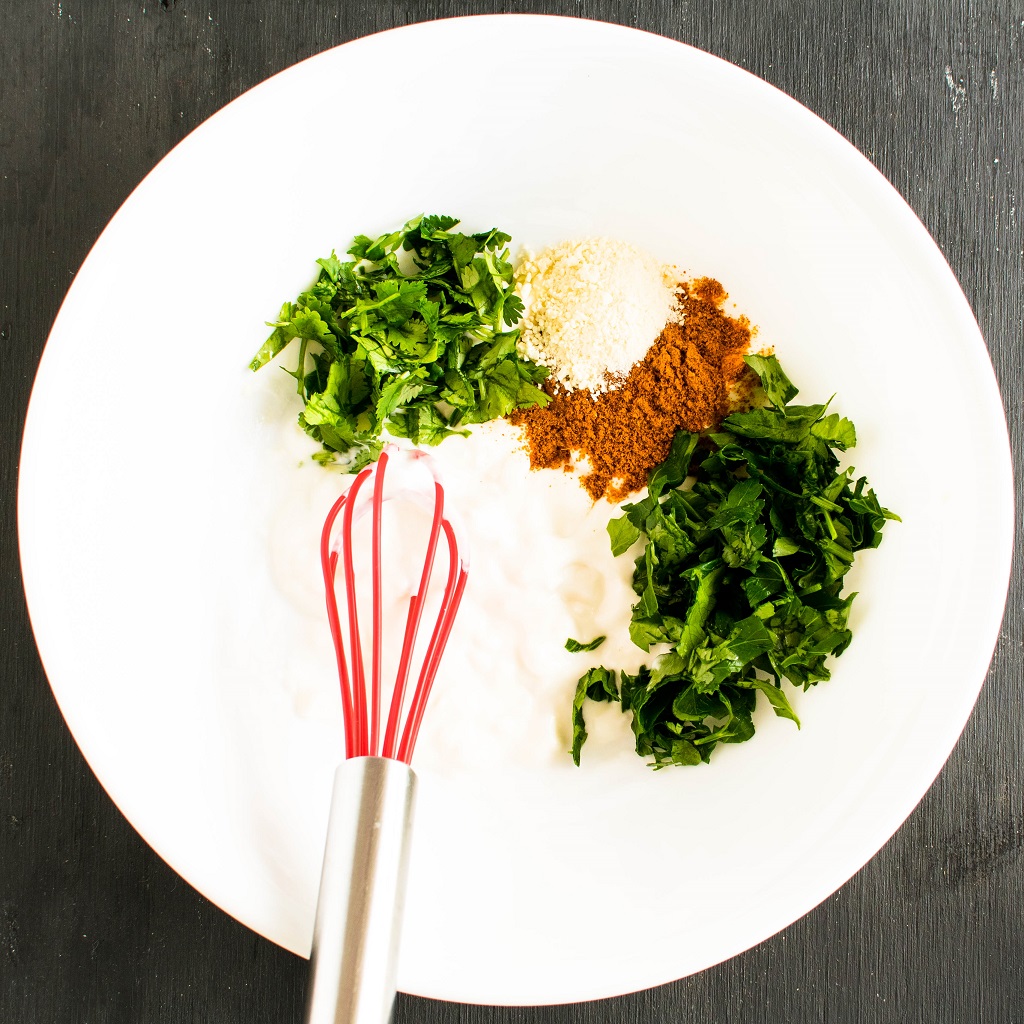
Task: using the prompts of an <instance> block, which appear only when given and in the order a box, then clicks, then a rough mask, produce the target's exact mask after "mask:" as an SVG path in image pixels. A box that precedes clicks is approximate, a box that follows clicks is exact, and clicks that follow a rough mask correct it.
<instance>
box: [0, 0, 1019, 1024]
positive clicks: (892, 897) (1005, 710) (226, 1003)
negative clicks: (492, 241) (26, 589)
mask: <svg viewBox="0 0 1024 1024" xmlns="http://www.w3.org/2000/svg"><path fill="white" fill-rule="evenodd" d="M485 10H486V11H502V10H506V11H507V10H523V11H533V12H548V13H561V14H571V15H581V16H584V17H591V18H598V19H605V20H610V21H619V22H622V23H624V24H628V25H633V26H636V27H638V28H643V29H648V30H651V31H655V32H659V33H662V34H664V35H667V36H671V37H673V38H676V39H680V40H684V41H686V42H689V43H692V44H694V45H696V46H698V47H701V48H702V49H705V50H709V51H711V52H713V53H716V54H719V55H720V56H722V57H724V58H726V59H727V60H730V61H733V62H734V63H736V64H739V65H741V66H742V67H745V68H747V69H749V70H750V71H752V72H753V73H754V74H757V75H759V76H761V77H762V78H765V79H766V80H767V81H769V82H771V83H773V84H774V85H776V86H778V87H779V88H781V89H783V90H785V91H786V92H787V93H789V94H790V95H792V96H794V97H796V98H797V99H798V100H800V102H802V103H804V104H806V105H807V106H808V107H810V108H811V109H812V110H814V111H815V112H816V113H818V114H820V115H821V116H822V117H823V118H824V119H825V120H826V121H828V122H830V123H831V124H832V125H834V126H835V127H836V128H838V129H839V131H841V132H842V133H843V134H844V135H845V136H846V137H847V138H848V139H850V141H851V142H853V143H854V144H855V145H856V146H857V147H858V148H859V149H860V150H862V151H863V152H864V153H865V154H866V155H867V156H868V157H869V158H870V159H871V160H873V161H874V163H875V164H876V165H877V166H878V167H879V168H880V170H881V171H882V172H883V173H884V174H885V175H886V176H887V177H888V178H889V179H890V181H892V182H893V183H894V184H895V186H896V187H897V188H898V189H899V190H900V192H901V193H902V194H903V195H904V196H905V197H906V199H907V201H908V202H909V203H910V205H911V206H912V207H913V208H914V210H916V211H917V213H918V215H919V216H920V217H921V218H922V220H923V221H924V223H925V224H926V225H927V227H928V229H929V230H930V231H931V233H932V234H933V235H934V237H935V238H936V239H937V241H938V244H939V245H940V247H941V248H942V251H943V252H944V253H945V255H946V257H947V259H948V260H949V262H950V264H951V265H952V267H953V270H954V271H955V272H956V274H957V276H958V277H959V279H960V281H961V282H962V284H963V287H964V290H965V291H966V293H967V297H968V299H969V300H970V302H971V304H972V306H973V308H974V311H975V313H976V315H977V317H978V320H979V322H980V323H981V327H982V331H983V332H984V334H985V337H986V339H987V341H988V344H989V348H990V350H991V353H992V358H993V362H994V364H995V368H996V373H997V374H998V376H999V379H1000V382H1001V384H1002V387H1003V394H1004V396H1005V401H1006V404H1007V407H1008V416H1009V423H1010V434H1011V438H1012V441H1013V445H1014V451H1015V453H1016V455H1017V456H1018V457H1019V455H1020V453H1021V446H1022V441H1024V438H1022V434H1021V427H1022V415H1021V404H1022V403H1021V385H1022V355H1024V326H1022V325H1024V297H1022V284H1024V274H1022V263H1024V233H1022V230H1021V224H1022V222H1024V205H1022V204H1024V4H1022V3H1020V2H1019V0H1013V2H1011V0H983V2H976V3H965V2H957V0H952V2H951V0H901V2H877V3H874V2H863V3H862V2H858V0H846V2H843V0H827V2H820V3H815V2H810V0H807V2H800V0H791V2H782V0H763V2H761V3H758V4H748V3H743V2H736V3H729V2H727V0H719V2H701V0H689V2H687V0H678V2H672V0H634V2H631V3H621V4H619V3H615V2H614V0H578V2H569V0H566V2H564V3H523V4H514V3H506V4H501V3H494V2H487V3H479V4H472V3H469V2H457V0H433V2H412V0H410V2H389V3H378V2H374V0H349V2H348V3H346V2H345V0H209V2H206V3H200V2H199V0H141V2H140V0H135V2H129V0H61V2H57V0H3V3H2V5H0V56H2V60H0V180H2V185H0V203H2V215H0V340H2V343H3V344H2V347H0V359H2V363H0V367H2V369H0V383H2V385H3V401H2V403H0V424H2V437H0V457H2V463H0V479H2V485H3V486H2V492H0V501H2V504H0V517H2V523H3V530H2V532H0V537H2V545H3V553H2V554H3V561H2V571H3V586H2V589H0V597H2V601H3V605H2V610H0V1022H3V1024H48V1022H61V1024H86V1022H88V1024H106V1022H111V1024H116V1022H125V1024H128V1022H131V1024H156V1022H166V1024H179V1022H180V1024H185V1022H188V1024H200V1022H206V1021H210V1022H214V1021H215V1022H217V1024H232V1022H235V1021H238V1022H241V1021H245V1022H247V1024H250V1022H256V1021H268V1022H269V1021H273V1022H275V1024H277V1022H286V1021H298V1020H300V1019H301V1003H302V996H303V989H304V985H305V978H306V965H305V962H304V961H301V960H299V959H297V958H296V957H294V956H292V955H291V954H289V953H285V952H284V951H282V950H280V949H278V948H276V947H275V946H273V945H271V944H270V943H269V942H266V941H264V940H263V939H260V938H257V937H256V936H255V935H253V934H252V933H250V932H249V931H247V930H246V929H245V928H243V927H242V926H241V925H239V924H237V923H236V922H234V921H232V920H231V919H229V918H228V917H226V916H225V915H224V914H223V913H221V912H220V911H219V910H217V909H215V908H214V907H212V906H211V905H210V904H208V903H207V902H206V901H205V900H204V899H203V898H202V897H200V896H199V895H197V894H196V893H195V892H194V891H193V890H192V889H191V888H190V887H189V886H188V885H187V884H186V883H185V882H183V881H181V880H180V879H179V878H177V877H176V876H175V875H174V874H173V873H172V872H171V871H170V870H169V869H168V868H167V867H166V866H165V865H164V864H163V862H162V861H160V860H159V859H158V858H157V857H156V856H155V855H154V854H153V853H152V851H151V850H150V849H149V848H148V847H147V846H146V844H145V843H144V842H143V841H142V840H141V839H140V838H139V837H138V835H136V834H135V832H134V831H133V830H132V828H131V827H130V826H129V825H128V824H127V823H126V822H125V820H124V819H123V818H122V817H121V815H120V814H119V813H118V811H117V810H116V809H115V808H114V806H113V805H112V804H111V802H110V801H109V799H108V798H107V797H106V795H105V794H104V793H103V791H102V790H101V789H100V787H99V785H98V783H97V782H96V780H95V778H94V777H93V775H92V774H91V773H90V771H89V769H88V768H87V767H86V765H85V763H84V762H83V759H82V757H81V755H80V754H79V752H78V750H77V748H76V747H75V745H74V742H73V741H72V739H71V736H70V734H69V733H68V731H67V730H66V728H65V727H64V724H63V721H62V719H61V717H60V715H59V713H58V711H57V708H56V706H55V704H54V701H53V698H52V696H51V694H50V690H49V687H48V686H47V683H46V679H45V677H44V675H43V672H42V670H41V668H40V664H39V660H38V657H37V655H36V650H35V646H34V644H33V640H32V635H31V632H30V629H29V625H28V620H27V616H26V611H25V606H24V600H23V597H22V592H21V585H20V576H19V569H18V558H17V539H16V522H15V490H16V482H17V458H18V448H19V441H20V435H21V430H22V425H23V421H24V413H25V407H26V403H27V400H28V396H29V390H30V388H31V384H32V378H33V375H34V373H35V369H36V364H37V362H38V359H39V355H40V353H41V351H42V348H43V344H44V342H45V340H46V335H47V332H48V330H49V328H50V325H51V323H52V321H53V318H54V316H55V314H56V311H57V308H58V305H59V303H60V301H61V299H62V298H63V295H64V293H65V291H66V289H67V288H68V286H69V284H70V283H71V280H72V278H73V277H74V275H75V273H76V271H77V270H78V268H79V267H80V265H81V263H82V261H83V259H84V258H85V256H86V254H87V252H88V250H89V247H90V246H91V245H92V243H93V242H94V240H95V239H96V237H97V235H98V234H99V232H100V231H101V229H102V228H103V226H104V225H105V224H106V222H107V221H108V219H109V218H110V217H111V216H112V215H113V214H114V213H115V211H116V210H117V208H118V207H119V206H120V204H121V203H122V202H123V201H124V199H125V197H126V196H127V195H128V193H129V192H130V191H131V190H132V188H133V187H134V186H135V185H136V184H137V183H138V181H139V180H140V179H141V178H142V177H143V176H144V175H145V174H146V172H147V171H149V170H150V168H151V167H152V166H153V165H154V164H155V163H156V162H157V161H158V160H160V158H161V157H162V156H163V155H164V154H165V153H166V152H167V151H168V150H169V149H170V148H171V147H172V146H173V145H174V144H175V143H176V142H178V141H179V140H180V139H181V138H182V137H183V136H184V135H186V134H187V133H188V132H189V131H191V130H192V129H193V128H194V127H195V126H196V125H197V124H199V123H200V122H201V121H203V120H204V119H205V118H206V117H208V116H209V115H210V114H212V113H213V112H214V111H216V110H217V109H218V108H219V107H221V106H222V105H223V104H224V103H226V102H227V101H228V100H231V99H233V98H234V97H235V96H238V95H239V94H240V93H241V92H243V91H245V90H246V89H248V88H249V87H250V86H252V85H255V84H256V83H257V82H259V81H261V80H262V79H264V78H266V77H267V76H268V75H270V74H273V73H274V72H276V71H278V70H280V69H282V68H284V67H286V66H288V65H290V64H292V63H293V62H295V61H297V60H299V59H300V58H303V57H306V56H308V55H310V54H312V53H315V52H317V51H320V50H323V49H325V48H327V47H330V46H333V45H335V44H337V43H342V42H345V41H346V40H349V39H352V38H354V37H356V36H360V35H364V34H366V33H369V32H373V31H377V30H380V29H384V28H389V27H391V26H393V25H398V24H405V23H407V22H412V21H422V20H427V19H431V18H438V17H448V16H451V15H456V14H464V13H473V12H483V11H485ZM281 128H282V130H284V129H285V128H286V126H281ZM921 342H922V352H923V353H924V352H926V351H927V339H921ZM934 399H935V403H936V405H937V408H927V407H926V408H925V410H923V411H921V410H915V412H914V417H913V420H911V418H910V415H909V414H908V429H914V430H915V431H917V432H919V433H920V434H921V436H922V438H925V437H927V436H928V435H929V432H930V431H931V430H933V429H934V430H942V429H955V424H956V417H957V407H956V396H955V395H950V396H934ZM929 413H935V414H936V416H935V419H934V421H931V422H930V421H929V420H928V419H927V418H926V417H927V416H928V415H929ZM67 427H68V437H69V449H68V450H67V451H65V452H54V453H53V457H54V459H55V461H57V462H58V463H59V461H60V459H62V458H70V457H73V451H72V450H71V447H70V442H71V440H72V438H73V434H74V410H73V409H69V410H67ZM924 450H927V448H925V449H924ZM933 450H934V449H933ZM923 462H924V460H923ZM955 468H957V469H959V470H960V471H962V472H963V473H964V478H965V479H964V484H965V486H969V482H970V467H969V466H965V467H949V469H950V470H953V469H955ZM921 482H922V486H927V478H926V476H925V475H924V470H923V469H922V481H921ZM971 528H972V524H970V523H961V522H958V521H957V519H956V510H955V509H951V510H950V531H951V534H952V535H955V533H956V532H957V531H959V530H969V529H971ZM1022 596H1024V588H1022V581H1021V575H1020V567H1019V564H1018V566H1017V568H1016V571H1015V574H1014V577H1013V582H1012V584H1011V588H1010V598H1009V605H1008V610H1007V615H1006V620H1005V623H1004V626H1003V630H1002V633H1001V636H1000V640H999V644H998V647H997V649H996V653H995V658H994V661H993V665H992V668H991V671H990V673H989V678H988V681H987V683H986V685H985V688H984V690H983V692H982V695H981V699H980V701H979V703H978V706H977V708H976V710H975V712H974V715H973V717H972V719H971V721H970V723H969V725H968V727H967V729H966V731H965V733H964V735H963V737H962V739H961V741H960V744H959V746H958V747H957V749H956V750H955V752H954V753H953V756H952V757H951V759H950V761H949V763H948V764H947V766H946V768H945V769H944V771H943V772H942V774H941V775H940V777H939V779H938V781H937V782H936V783H935V785H934V786H933V787H932V789H931V791H930V792H929V793H928V795H927V796H926V798H925V799H924V801H923V802H922V804H921V805H920V807H918V809H917V810H916V811H915V812H914V813H913V814H912V815H911V817H910V819H909V820H908V821H907V823H906V824H905V825H904V826H903V828H902V829H901V830H900V831H899V833H898V834H897V835H896V837H895V838H894V839H893V840H892V841H891V842H890V843H889V844H888V845H887V846H886V847H885V848H884V849H883V850H882V851H881V852H880V853H879V854H878V856H877V857H875V859H874V860H873V861H872V862H871V863H870V864H869V865H868V866H867V867H866V868H864V870H863V871H861V872H860V874H858V875H857V876H856V877H855V878H854V879H853V880H852V881H850V882H849V883H848V884H847V885H845V886H844V887H843V888H842V889H841V890H840V891H839V892H838V893H836V894H835V895H834V896H832V897H831V898H830V899H828V900H826V902H825V903H823V904H822V905H821V906H820V907H818V908H817V909H816V910H815V911H813V912H812V913H811V914H809V915H808V916H807V917H805V918H804V919H803V920H801V921H799V922H798V923H797V924H794V925H793V926H792V927H790V928H789V929H787V930H786V931H784V932H783V933H781V934H779V935H777V936H775V937H774V938H773V939H771V940H769V941H767V942H765V943H763V944H762V945H760V946H758V947H757V948H755V949H753V950H751V951H750V952H748V953H746V954H744V955H742V956H739V957H737V958H735V959H733V960H731V961H729V962H727V963H725V964H722V965H720V966H718V967H715V968H713V969H711V970H708V971H706V972H704V973H703V974H701V975H698V976H696V977H692V978H687V979H685V980H682V981H679V982H677V983H675V984H672V985H667V986H664V987H662V988H659V989H655V990H652V991H649V992H644V993H638V994H634V995H628V996H624V997H622V998H620V999H615V1000H609V1001H605V1002H600V1003H589V1004H583V1005H579V1006H566V1007H551V1008H539V1009H525V1010H524V1009H515V1010H511V1009H500V1008H483V1007H464V1006H456V1005H451V1004H443V1003H433V1002H430V1001H427V1000H422V999H414V998H408V997H404V996H403V997H400V998H399V1002H398V1005H397V1009H396V1021H397V1022H398V1024H404V1022H408V1021H414V1020H415V1021H422V1022H438V1024H442V1022H443V1024H455V1022H459V1024H476V1022H481V1024H482V1022H504V1021H513V1020H516V1021H533V1022H537V1024H542V1022H543V1024H556V1022H578V1021H588V1022H596V1021H607V1022H630V1024H633V1022H640V1024H655V1022H670V1021H672V1022H675V1021H722V1022H740V1021H742V1022H746V1021H751V1022H755V1021H757V1022H760V1021H763V1022H772V1024H777V1022H787V1021H793V1022H836V1024H838V1022H843V1024H847V1022H851V1024H852V1022H868V1021H893V1022H896V1021H899V1022H923V1024H924V1022H926V1024H935V1022H945V1021H949V1022H964V1024H976V1022H979V1024H988V1022H997V1021H998V1022H1010V1021H1024V853H1022V847H1024V796H1022V785H1021V784H1022V779H1024V742H1022V741H1024V727H1022V725H1021V719H1022V712H1021V709H1022V700H1024V677H1022V675H1024V674H1022V662H1024V657H1022V655H1024V634H1022V630H1021V605H1022ZM922 600H927V595H922ZM794 784H799V780H794ZM577 939H578V940H579V941H586V937H585V936H580V937H577ZM645 941H658V939H657V937H656V936H655V937H653V938H652V939H649V940H645Z"/></svg>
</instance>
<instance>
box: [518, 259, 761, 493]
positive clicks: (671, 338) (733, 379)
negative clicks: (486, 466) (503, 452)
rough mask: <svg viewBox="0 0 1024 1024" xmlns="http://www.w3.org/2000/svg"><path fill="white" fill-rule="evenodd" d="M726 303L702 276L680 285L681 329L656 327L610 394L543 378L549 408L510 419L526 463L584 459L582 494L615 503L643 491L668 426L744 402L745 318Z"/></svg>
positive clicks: (689, 423)
mask: <svg viewBox="0 0 1024 1024" xmlns="http://www.w3.org/2000/svg"><path fill="white" fill-rule="evenodd" d="M726 298H727V295H726V293H725V290H724V289H723V288H722V286H721V285H720V284H719V283H718V282H717V281H714V280H711V279H710V278H701V279H699V280H695V281H692V282H687V283H684V284H683V285H681V286H680V288H679V293H678V299H679V304H680V306H681V308H682V310H683V313H684V317H683V321H682V323H673V322H669V323H667V324H666V323H665V322H664V321H662V327H661V328H660V335H659V337H658V339H657V341H656V342H655V343H654V345H653V346H652V347H651V348H650V350H649V351H648V352H647V354H646V355H645V356H644V357H643V358H642V359H641V361H640V362H639V363H637V364H636V365H635V366H634V367H633V368H632V369H631V370H630V372H629V374H628V375H627V377H626V379H625V380H624V381H623V382H622V384H621V386H619V387H617V388H615V389H613V390H607V391H603V392H600V393H598V392H595V391H592V390H590V389H585V388H584V389H578V390H573V391H571V390H567V389H565V388H560V387H559V386H558V381H557V380H555V381H554V382H552V380H551V379H550V378H549V379H548V381H547V382H546V383H545V390H546V391H548V393H549V394H550V395H551V403H550V404H549V405H548V406H547V407H546V408H543V409H541V408H531V409H522V410H518V411H517V412H514V413H513V414H512V415H511V417H510V419H511V421H512V422H513V423H515V424H518V425H519V426H520V427H521V428H522V429H523V431H524V435H525V439H526V447H527V449H528V452H529V456H530V465H531V466H532V467H533V468H534V469H558V468H561V469H564V470H565V471H566V472H573V471H574V470H575V469H576V467H577V463H582V462H585V463H586V466H585V467H583V466H581V467H580V468H581V470H584V473H583V476H582V478H581V483H582V484H583V486H584V487H585V488H586V490H587V493H588V494H590V496H591V497H592V498H593V499H594V500H595V501H596V500H597V499H599V498H602V497H603V498H607V499H608V500H609V501H621V500H622V499H623V498H625V497H627V496H628V495H629V494H631V493H632V492H633V491H638V490H640V489H641V488H643V487H646V486H647V475H648V473H649V472H650V470H651V469H653V468H654V467H655V466H657V465H659V464H660V463H661V462H663V461H664V460H665V458H666V456H667V455H668V453H669V449H670V448H671V445H672V437H673V435H674V434H675V432H676V431H677V430H679V429H684V430H690V431H695V432H696V431H701V430H707V429H708V428H709V427H712V426H715V425H716V424H718V423H720V422H721V421H722V420H723V419H724V418H725V417H726V416H727V415H729V413H730V412H733V411H735V409H736V408H739V407H741V406H742V405H744V404H747V403H748V402H749V399H750V396H751V394H752V392H753V389H754V387H755V386H756V384H757V378H756V376H755V375H754V374H752V373H751V371H750V370H749V369H748V368H747V366H746V364H745V363H744V362H743V356H744V354H745V353H746V351H747V349H748V348H749V346H750V337H751V329H750V322H749V321H748V320H747V319H746V318H745V317H730V316H727V315H726V314H725V313H724V312H723V310H722V305H723V303H724V302H725V300H726ZM661 315H662V313H659V316H661Z"/></svg>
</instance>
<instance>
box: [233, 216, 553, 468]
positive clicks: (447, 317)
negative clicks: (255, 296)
mask: <svg viewBox="0 0 1024 1024" xmlns="http://www.w3.org/2000/svg"><path fill="white" fill-rule="evenodd" d="M458 223H459V221H458V220H457V219H456V218H454V217H441V216H431V217H417V218H415V219H414V220H411V221H409V222H408V223H407V224H406V225H404V227H402V228H401V229H400V230H399V231H395V232H392V233H391V234H387V235H382V236H380V237H379V238H376V239H372V238H368V237H367V236H366V235H359V236H357V237H356V238H355V239H354V241H353V242H352V245H351V247H350V248H349V250H348V255H350V256H352V257H353V259H352V260H350V261H348V262H343V261H342V260H340V259H338V257H337V255H336V254H335V253H334V252H332V253H331V255H330V256H328V257H327V258H325V259H320V260H317V263H318V264H319V266H320V272H319V275H318V276H317V279H316V281H315V282H314V283H313V285H312V286H311V287H310V288H309V289H308V290H307V291H304V292H302V294H301V295H299V297H298V298H297V299H296V300H295V301H294V302H286V303H285V304H284V305H283V306H282V307H281V312H280V314H279V316H278V319H277V320H276V321H274V322H272V323H269V324H268V326H269V327H273V328H274V330H273V333H272V334H271V335H270V337H269V338H267V340H266V341H265V342H264V344H263V346H262V347H261V348H260V350H259V351H258V352H257V353H256V355H255V356H254V357H253V360H252V362H251V363H250V364H249V368H250V369H252V370H258V369H260V367H262V366H265V365H266V364H267V363H269V362H270V361H271V360H272V359H273V358H274V357H275V356H277V355H278V353H280V352H281V351H282V350H283V349H285V348H286V347H287V346H288V345H290V344H291V343H292V342H293V341H297V342H298V358H297V360H296V365H295V369H294V370H288V371H286V372H288V373H289V374H290V375H291V376H293V377H294V378H295V380H296V383H297V391H298V393H299V395H300V396H301V398H302V400H303V402H304V408H303V410H302V412H301V413H300V414H299V425H300V426H301V427H302V429H303V430H305V431H306V433H307V434H309V435H310V437H312V438H313V439H314V440H315V441H317V442H319V444H320V445H321V447H322V451H319V452H317V454H316V455H314V458H315V459H316V460H317V461H318V462H322V463H325V464H330V463H335V462H337V463H338V464H339V465H340V466H342V467H343V468H344V469H346V470H347V471H349V472H355V471H357V470H359V469H361V468H362V467H363V466H365V465H366V464H367V463H369V462H372V461H374V460H375V459H376V458H377V456H378V455H379V454H380V451H381V449H382V447H383V441H382V440H381V432H382V431H383V430H384V429H386V430H387V431H388V433H389V434H390V435H391V436H392V437H404V438H408V439H409V440H410V441H412V442H413V443H414V444H427V445H436V444H438V443H439V442H441V441H443V440H444V439H445V438H446V437H449V436H450V435H452V434H461V435H465V434H467V433H468V431H466V430H465V429H464V428H465V427H466V426H467V425H469V424H472V423H482V422H485V421H486V420H492V419H497V418H499V417H501V416H504V415H506V414H507V413H509V412H511V411H512V410H513V409H518V408H522V407H524V406H531V405H546V404H547V402H548V401H549V399H548V396H547V395H546V394H545V393H544V392H543V391H542V390H541V388H540V387H539V385H540V384H541V382H542V381H543V380H544V378H545V377H546V376H547V372H548V371H547V370H546V369H544V368H543V367H540V366H537V365H535V364H534V363H531V362H528V361H526V360H523V359H521V358H520V357H519V355H518V353H517V350H516V342H517V341H518V338H519V329H518V328H517V327H516V326H515V324H516V323H518V321H519V320H520V319H521V317H522V312H523V304H522V302H521V301H520V299H519V297H518V296H517V295H516V294H515V292H514V291H513V287H512V264H511V263H510V262H509V259H508V248H507V246H508V243H509V241H510V237H509V236H508V235H507V234H505V233H504V232H501V231H498V230H497V229H496V228H494V229H492V230H490V231H485V232H481V233H479V234H474V235H465V234H461V233H459V232H457V231H454V230H453V228H454V227H455V226H456V225H457V224H458Z"/></svg>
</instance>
